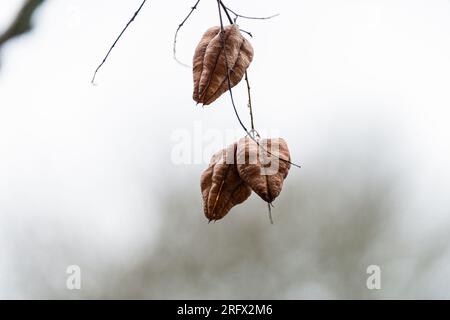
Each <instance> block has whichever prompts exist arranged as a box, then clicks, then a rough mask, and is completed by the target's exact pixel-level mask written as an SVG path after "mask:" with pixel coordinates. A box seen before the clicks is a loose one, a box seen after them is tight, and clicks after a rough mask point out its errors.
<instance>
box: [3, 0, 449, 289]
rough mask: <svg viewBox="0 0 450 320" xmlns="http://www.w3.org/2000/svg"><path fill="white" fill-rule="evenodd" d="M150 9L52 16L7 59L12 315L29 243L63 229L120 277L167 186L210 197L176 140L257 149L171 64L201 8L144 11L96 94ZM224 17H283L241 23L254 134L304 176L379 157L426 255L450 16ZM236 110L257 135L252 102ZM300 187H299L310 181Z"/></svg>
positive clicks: (360, 6) (344, 10)
mask: <svg viewBox="0 0 450 320" xmlns="http://www.w3.org/2000/svg"><path fill="white" fill-rule="evenodd" d="M140 2H141V1H140V0H133V1H131V0H129V1H118V0H96V1H92V0H59V1H58V0H49V1H46V3H45V4H44V5H43V6H42V8H40V10H39V11H38V13H37V14H36V15H35V17H34V18H35V19H34V21H35V29H34V30H33V32H31V33H29V34H27V35H26V36H23V37H21V38H20V39H17V40H14V41H11V42H10V43H9V44H8V45H7V46H5V47H4V48H3V50H2V52H1V62H2V65H1V69H0V297H2V296H3V297H4V296H6V297H20V296H23V295H25V294H26V289H24V287H23V285H19V283H20V278H21V275H20V274H19V273H18V272H17V270H15V267H14V266H15V265H16V263H17V261H15V260H14V259H17V254H16V253H17V251H20V250H24V255H25V256H26V250H27V249H26V248H25V246H22V245H21V244H22V243H24V242H25V241H26V239H27V238H29V237H31V238H33V239H36V241H38V242H40V243H42V244H43V246H44V247H45V243H47V242H52V241H57V240H55V239H57V237H56V236H55V237H51V236H49V233H52V230H55V229H58V230H60V231H59V232H60V233H63V234H65V235H66V236H69V237H73V239H78V240H77V241H82V242H83V243H89V245H91V246H93V247H95V248H97V249H98V250H102V252H104V253H105V254H106V255H108V256H109V257H110V258H111V259H119V260H121V259H126V257H128V256H132V255H133V254H135V253H136V252H138V251H139V250H140V249H141V246H142V243H143V239H145V241H149V239H150V240H151V239H152V238H153V237H156V235H157V233H158V221H159V218H158V216H159V213H160V210H159V207H158V206H159V202H158V188H159V186H160V184H161V182H164V183H166V185H176V184H177V181H179V180H178V179H182V180H187V181H193V182H192V183H193V188H198V176H199V173H200V172H201V170H202V169H203V168H204V167H205V166H206V165H207V164H206V163H203V164H196V165H175V164H173V163H171V150H172V148H173V146H174V140H173V138H174V134H175V133H176V132H191V133H192V134H194V129H195V128H197V129H198V126H201V128H200V129H199V130H201V132H202V133H204V132H207V131H208V130H218V132H225V131H227V130H228V131H232V132H235V137H240V136H242V135H243V132H242V131H240V128H239V125H238V122H237V120H236V118H235V116H234V113H233V110H232V108H231V105H230V101H229V97H228V96H227V95H224V96H223V97H221V98H220V99H219V100H217V102H216V103H214V104H213V105H211V106H209V107H206V108H201V107H200V106H196V105H195V102H194V101H193V100H192V98H191V95H192V74H191V70H189V69H188V68H184V67H182V66H180V65H179V64H177V63H176V62H175V61H174V60H173V58H172V42H173V35H174V31H175V29H176V27H177V25H178V24H179V23H180V22H181V20H182V18H183V17H184V16H185V15H186V14H187V12H188V10H189V8H190V6H191V5H192V4H193V3H194V1H185V0H171V1H162V0H149V1H147V4H146V6H145V7H144V8H143V10H142V12H141V13H140V15H139V16H138V18H137V19H136V21H135V22H134V23H133V25H132V26H131V27H130V28H129V30H128V32H127V33H126V34H125V35H124V37H123V38H122V40H121V41H120V42H119V44H118V45H117V47H116V49H115V50H114V51H113V53H112V54H111V57H110V59H109V61H108V62H107V63H106V64H105V65H104V67H103V69H101V70H100V72H99V74H98V76H97V81H96V82H97V86H92V85H91V84H90V79H91V76H92V73H93V71H94V69H95V67H96V65H97V64H98V63H99V62H100V61H101V59H102V57H103V56H104V54H105V53H106V51H107V49H108V48H109V45H110V44H111V43H112V41H113V40H114V38H115V36H116V35H117V34H118V33H119V32H120V30H121V29H122V27H123V26H124V24H125V23H126V21H127V20H128V19H129V18H130V16H131V15H132V14H133V13H134V10H135V9H136V8H137V6H138V5H139V4H140ZM226 3H227V5H228V6H229V7H231V8H233V9H234V10H235V11H237V12H239V13H242V14H247V15H254V16H267V15H271V14H274V13H280V16H279V17H276V18H274V19H272V20H268V21H250V20H240V21H238V23H239V25H240V26H241V28H242V29H245V30H249V31H251V32H252V33H253V35H254V38H253V39H251V40H250V41H251V42H252V44H253V47H254V50H255V57H254V61H253V62H252V64H251V66H250V68H249V77H250V80H251V84H252V94H253V102H254V113H255V121H256V126H257V128H258V129H259V130H260V131H261V132H269V133H270V132H276V133H277V134H279V135H281V136H282V137H283V138H285V139H286V141H288V143H289V146H290V150H291V156H292V158H293V159H294V160H295V161H296V162H298V163H300V164H302V166H303V169H302V170H308V168H311V167H312V166H314V164H315V163H317V160H318V159H321V160H323V159H327V161H328V162H327V163H328V164H329V167H327V168H324V174H327V173H329V174H338V173H339V172H342V174H345V173H346V172H350V171H351V170H352V166H353V164H352V163H351V162H349V163H347V165H346V166H345V167H344V168H343V167H342V166H341V167H336V166H334V159H335V157H337V156H339V157H340V158H345V157H346V155H348V157H349V159H353V158H354V156H355V155H358V157H357V158H361V157H364V155H365V154H366V153H367V154H371V153H368V152H367V151H368V150H377V151H378V152H379V153H380V157H379V158H378V159H377V161H381V163H377V164H375V165H376V167H377V168H379V167H382V168H385V173H386V174H389V175H391V174H392V175H393V176H394V177H395V179H396V180H397V181H398V182H399V186H400V187H399V189H398V190H397V192H398V193H397V196H398V200H399V201H398V203H397V205H398V207H397V209H398V212H400V213H401V214H399V215H398V219H399V221H400V222H401V223H399V225H400V226H402V227H401V228H400V229H399V233H402V232H403V233H404V232H407V233H408V234H409V235H410V236H411V239H415V241H417V242H420V241H421V239H423V238H426V237H427V235H429V234H432V233H433V232H434V230H436V229H437V228H439V227H440V226H442V225H443V224H444V225H448V223H449V221H450V217H449V214H450V199H449V197H448V190H450V167H449V166H448V163H450V146H449V144H450V126H449V116H450V111H449V106H450V93H449V88H450V2H449V1H447V0H373V1H370V0H359V1H357V0H339V1H336V0H304V1H287V0H281V1H267V0H248V1H237V0H228V1H226ZM17 7H18V1H17V0H0V27H1V28H3V27H5V26H6V25H7V24H8V22H9V21H10V20H11V18H12V16H13V15H14V13H15V12H16V10H17ZM217 21H218V20H217V8H216V3H215V2H214V1H210V0H202V1H201V2H200V4H199V7H198V10H197V11H196V12H195V14H194V15H193V16H192V19H191V20H190V21H189V22H188V23H187V24H186V25H185V27H184V28H183V29H182V30H181V31H180V34H179V41H178V53H179V59H180V60H183V61H185V62H186V63H188V64H190V63H191V59H192V54H193V50H194V49H195V46H196V44H197V42H198V41H199V39H200V37H201V36H202V34H203V32H204V31H205V30H206V29H207V28H209V27H210V26H212V25H216V24H217ZM235 95H236V100H237V102H238V109H239V111H240V114H241V116H242V117H243V120H244V121H245V122H246V123H248V114H247V110H246V89H245V86H244V85H243V84H241V85H240V86H238V87H237V88H236V89H235ZM235 137H228V138H224V139H223V140H224V141H223V142H222V141H221V142H220V143H219V145H220V144H222V145H224V146H225V145H226V143H230V142H232V140H233V139H234V138H235ZM193 152H195V151H193ZM367 163H368V164H370V159H369V160H368V161H367ZM358 168H360V166H358ZM364 168H365V170H367V171H370V170H371V166H370V165H368V166H367V167H364ZM291 175H295V176H296V177H297V178H298V179H302V171H301V170H300V171H292V172H291ZM199 197H200V194H199ZM199 214H200V215H201V214H202V212H201V208H199ZM144 218H145V219H150V221H152V223H151V224H143V223H142V219H144ZM24 259H26V258H24Z"/></svg>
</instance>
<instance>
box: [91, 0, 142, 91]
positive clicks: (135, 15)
mask: <svg viewBox="0 0 450 320" xmlns="http://www.w3.org/2000/svg"><path fill="white" fill-rule="evenodd" d="M146 1H147V0H143V1H142V3H141V5H140V6H139V8H138V9H137V10H136V12H135V13H134V15H133V16H132V17H131V19H130V20H129V21H128V23H127V24H126V25H125V27H124V28H123V29H122V32H120V34H119V36H118V37H117V38H116V40H115V41H114V43H113V44H112V46H111V47H110V48H109V50H108V53H107V54H106V56H105V57H104V58H103V61H102V62H101V63H100V64H99V65H98V67H97V69H95V72H94V75H93V76H92V80H91V83H92V84H94V81H95V76H96V75H97V72H98V70H100V68H101V67H102V66H103V64H104V63H105V62H106V60H107V59H108V57H109V55H110V53H111V51H112V50H113V49H114V47H115V46H116V44H117V42H118V41H119V39H120V38H121V37H122V35H123V34H124V32H125V31H126V30H127V29H128V27H129V26H130V24H131V23H132V22H133V21H134V19H136V17H137V15H138V14H139V12H140V11H141V9H142V7H143V6H144V4H145V2H146Z"/></svg>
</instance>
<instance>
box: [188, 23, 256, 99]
mask: <svg viewBox="0 0 450 320" xmlns="http://www.w3.org/2000/svg"><path fill="white" fill-rule="evenodd" d="M220 30H221V29H220V27H212V28H210V29H208V30H207V31H206V33H205V34H204V35H203V37H202V39H201V40H200V43H199V44H198V46H197V48H196V50H195V54H194V62H193V75H194V93H193V98H194V100H195V101H196V102H197V103H202V104H204V105H208V104H210V103H212V102H213V101H215V100H216V99H217V98H218V97H220V95H222V93H224V92H226V91H227V90H228V80H227V65H228V68H229V70H230V72H229V75H230V85H231V87H234V86H235V85H237V84H238V83H239V82H240V81H241V80H242V77H243V76H244V74H245V70H247V68H248V66H249V65H250V62H251V61H252V59H253V48H252V46H251V44H250V42H249V41H248V40H247V39H245V38H244V37H243V36H242V34H241V32H240V31H239V27H238V26H237V25H236V24H233V25H229V26H226V27H225V28H224V34H223V35H221V33H220ZM222 37H223V39H222ZM223 42H224V43H225V50H223V47H222V45H223ZM225 57H226V59H227V60H225Z"/></svg>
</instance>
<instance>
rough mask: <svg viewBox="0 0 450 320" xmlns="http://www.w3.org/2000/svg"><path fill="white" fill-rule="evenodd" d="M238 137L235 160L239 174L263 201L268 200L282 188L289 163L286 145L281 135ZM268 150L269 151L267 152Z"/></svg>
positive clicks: (270, 201) (269, 201)
mask: <svg viewBox="0 0 450 320" xmlns="http://www.w3.org/2000/svg"><path fill="white" fill-rule="evenodd" d="M258 143H259V146H258V144H257V143H256V142H255V141H253V140H252V139H250V138H242V139H241V140H239V143H238V148H237V154H236V161H237V168H238V172H239V175H240V176H241V178H242V180H244V181H245V182H246V183H247V184H248V185H249V186H250V187H251V188H252V190H253V191H255V192H256V193H257V194H258V195H259V196H260V197H261V198H262V199H263V200H264V201H266V202H268V203H272V201H273V200H275V198H276V197H278V195H279V194H280V192H281V189H282V188H283V181H284V179H285V178H286V177H287V175H288V172H289V169H290V167H291V165H290V163H289V162H287V161H283V160H282V159H284V160H288V161H290V155H289V149H288V146H287V144H286V141H284V139H282V138H275V139H261V140H259V141H258ZM267 151H269V152H270V153H269V152H267Z"/></svg>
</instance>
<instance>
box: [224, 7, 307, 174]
mask: <svg viewBox="0 0 450 320" xmlns="http://www.w3.org/2000/svg"><path fill="white" fill-rule="evenodd" d="M217 5H218V9H219V21H220V38H221V42H222V51H223V54H224V58H225V67H226V69H227V85H228V92H229V93H230V99H231V104H232V106H233V110H234V113H235V114H236V118H237V120H238V121H239V124H240V125H241V127H242V129H244V131H245V133H246V134H247V135H248V136H249V138H250V139H252V140H253V141H254V142H255V143H256V144H257V145H258V147H260V148H261V149H262V150H263V151H264V152H267V154H268V155H270V156H274V157H276V158H278V159H279V160H281V161H284V162H286V163H289V164H291V165H293V166H294V167H297V168H301V166H300V165H298V164H295V163H293V162H291V161H289V160H287V159H283V158H281V157H279V156H277V155H275V154H273V153H272V152H270V151H269V150H267V149H265V148H264V147H263V146H261V144H260V143H259V141H258V140H257V139H256V138H255V137H254V136H253V135H252V133H254V132H255V131H256V130H255V129H252V130H251V131H249V130H248V129H247V127H246V126H245V125H244V123H243V122H242V120H241V117H240V116H239V112H238V111H237V108H236V103H235V102H234V96H233V90H232V89H231V80H230V67H229V65H228V58H227V52H226V46H225V36H224V35H225V30H224V26H223V18H222V8H224V5H223V4H222V0H217ZM227 10H228V9H226V7H225V8H224V11H225V12H227ZM227 17H228V19H229V20H231V19H230V18H229V15H228V14H227ZM230 23H231V24H233V21H232V20H231V21H230Z"/></svg>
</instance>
